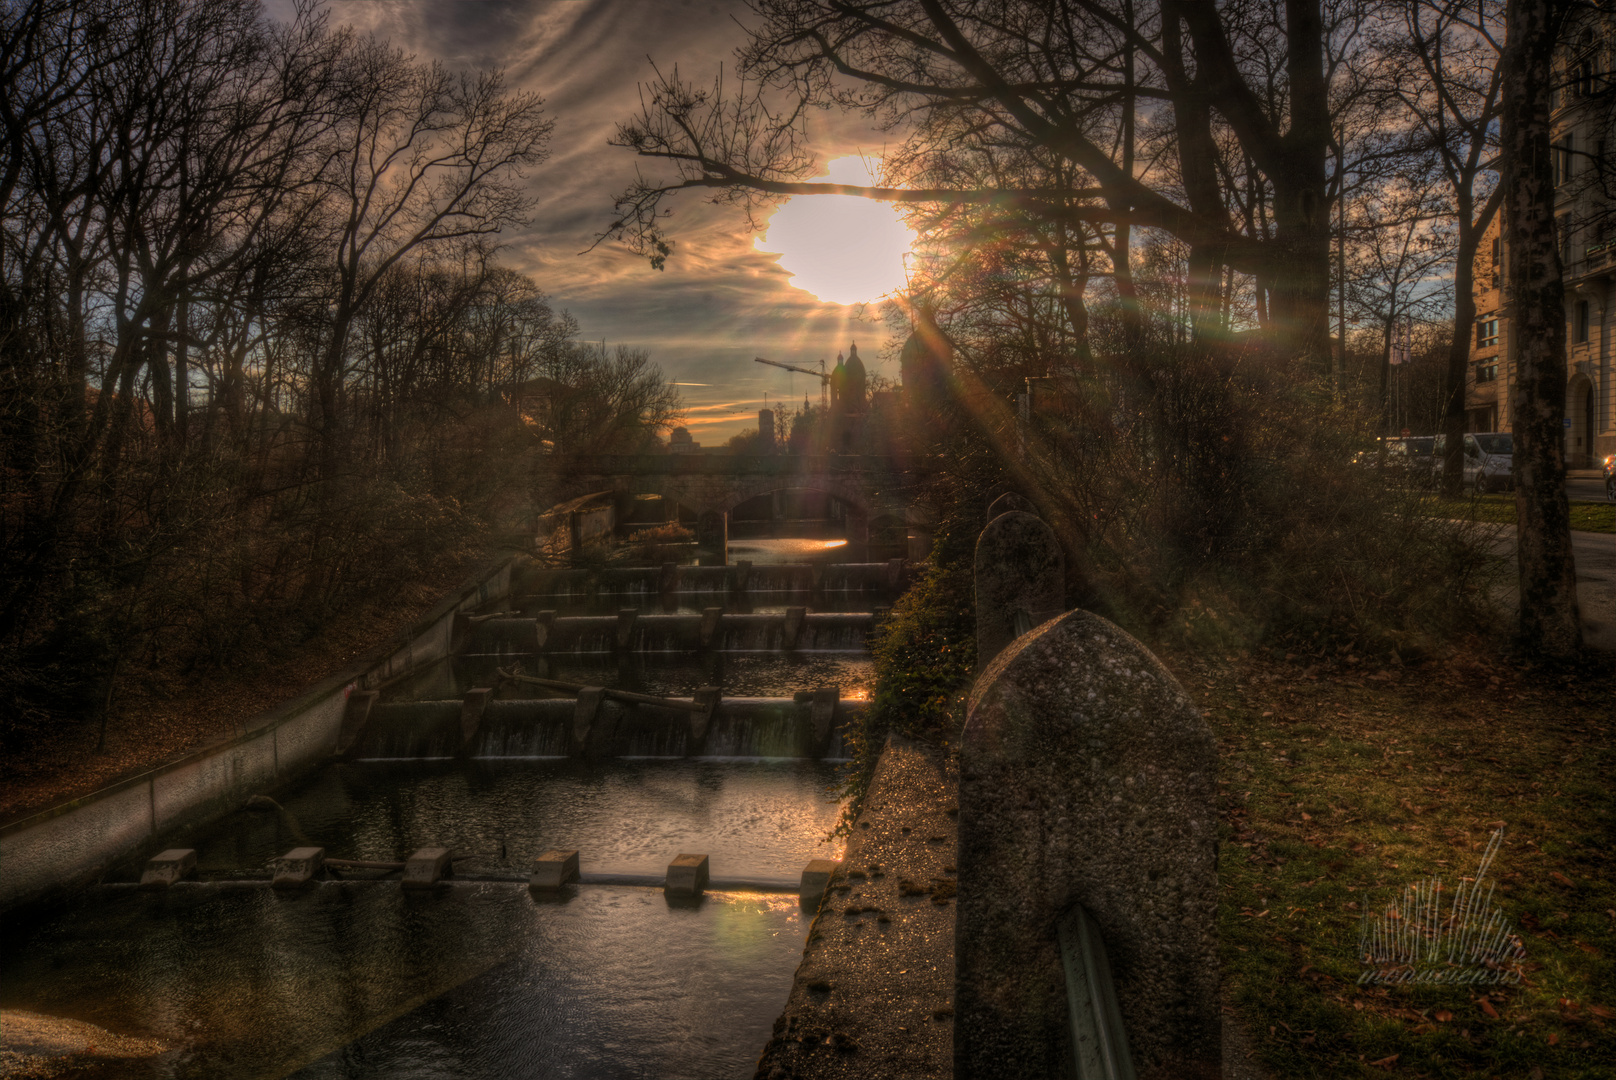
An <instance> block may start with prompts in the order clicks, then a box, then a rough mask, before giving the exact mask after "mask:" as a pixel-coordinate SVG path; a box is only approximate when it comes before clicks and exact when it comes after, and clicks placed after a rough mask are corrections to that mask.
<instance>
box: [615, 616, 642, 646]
mask: <svg viewBox="0 0 1616 1080" xmlns="http://www.w3.org/2000/svg"><path fill="white" fill-rule="evenodd" d="M639 618H640V611H639V609H638V608H631V607H626V608H618V609H617V647H618V649H619V650H621V649H626V648H628V647H629V644H630V643H631V642H632V641H633V640H634V624H635V623H636V622H638V621H639Z"/></svg>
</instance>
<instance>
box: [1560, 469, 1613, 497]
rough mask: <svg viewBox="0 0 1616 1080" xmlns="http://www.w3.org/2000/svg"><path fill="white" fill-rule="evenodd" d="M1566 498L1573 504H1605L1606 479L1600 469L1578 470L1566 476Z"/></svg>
mask: <svg viewBox="0 0 1616 1080" xmlns="http://www.w3.org/2000/svg"><path fill="white" fill-rule="evenodd" d="M1566 498H1568V499H1570V500H1571V501H1572V502H1604V501H1605V477H1604V474H1603V473H1602V472H1600V471H1599V470H1598V469H1577V470H1575V471H1573V472H1571V473H1569V474H1568V475H1567V476H1566Z"/></svg>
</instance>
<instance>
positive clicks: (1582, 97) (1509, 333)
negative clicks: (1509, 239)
mask: <svg viewBox="0 0 1616 1080" xmlns="http://www.w3.org/2000/svg"><path fill="white" fill-rule="evenodd" d="M1568 42H1569V44H1568V45H1567V46H1566V47H1565V49H1564V50H1563V51H1562V58H1561V62H1560V66H1559V70H1560V75H1561V77H1560V79H1559V86H1558V88H1557V90H1556V93H1555V110H1554V134H1553V144H1554V178H1555V218H1556V221H1557V223H1558V232H1559V237H1560V258H1561V261H1562V264H1563V265H1564V267H1565V290H1566V350H1567V357H1566V359H1567V364H1566V367H1567V381H1566V416H1565V451H1566V464H1567V465H1568V466H1570V467H1571V468H1574V469H1575V468H1588V467H1591V466H1592V465H1593V464H1594V463H1595V462H1597V461H1598V460H1599V459H1600V458H1602V457H1603V456H1604V455H1606V454H1610V453H1616V385H1613V384H1616V378H1613V376H1616V373H1613V372H1612V370H1611V369H1612V364H1613V358H1612V355H1611V354H1612V352H1613V351H1616V176H1613V175H1612V173H1611V169H1612V166H1613V164H1616V162H1613V155H1612V149H1613V148H1616V123H1613V117H1616V80H1613V79H1612V74H1611V72H1612V62H1613V59H1616V57H1613V52H1616V15H1613V14H1611V13H1610V12H1608V11H1600V10H1591V11H1589V13H1588V14H1587V15H1586V16H1585V18H1584V19H1583V22H1582V24H1581V25H1580V26H1579V27H1577V28H1576V29H1574V30H1573V31H1572V32H1571V33H1570V34H1569V35H1568ZM1500 216H1501V215H1500ZM1501 233H1502V222H1501V221H1500V220H1499V218H1498V217H1495V218H1494V219H1493V224H1492V228H1491V229H1490V230H1489V231H1488V234H1487V238H1486V239H1485V240H1483V241H1482V244H1481V249H1480V251H1479V252H1478V254H1477V260H1476V277H1475V281H1476V312H1477V315H1476V328H1475V336H1474V337H1473V338H1472V340H1471V350H1470V355H1471V363H1470V371H1469V378H1468V385H1467V386H1466V394H1465V409H1466V417H1465V423H1466V428H1467V429H1468V430H1470V431H1509V430H1510V426H1511V421H1510V402H1509V398H1510V392H1511V390H1512V388H1513V387H1514V385H1515V362H1514V356H1515V350H1514V341H1513V338H1514V325H1513V323H1514V320H1513V319H1512V318H1511V310H1510V308H1511V302H1512V297H1511V289H1510V285H1509V282H1508V280H1506V278H1505V274H1504V264H1505V258H1504V252H1503V250H1502V244H1501V242H1500V235H1501Z"/></svg>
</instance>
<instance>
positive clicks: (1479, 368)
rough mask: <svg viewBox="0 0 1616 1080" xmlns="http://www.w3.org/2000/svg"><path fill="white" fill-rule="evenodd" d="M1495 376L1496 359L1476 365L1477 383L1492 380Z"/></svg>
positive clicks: (1496, 374) (1496, 375) (1496, 373)
mask: <svg viewBox="0 0 1616 1080" xmlns="http://www.w3.org/2000/svg"><path fill="white" fill-rule="evenodd" d="M1496 378H1498V361H1496V360H1494V361H1493V362H1492V363H1490V364H1477V365H1476V381H1477V382H1478V383H1484V382H1492V381H1493V380H1494V379H1496Z"/></svg>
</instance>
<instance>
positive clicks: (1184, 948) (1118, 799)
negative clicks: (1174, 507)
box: [954, 514, 1222, 1080]
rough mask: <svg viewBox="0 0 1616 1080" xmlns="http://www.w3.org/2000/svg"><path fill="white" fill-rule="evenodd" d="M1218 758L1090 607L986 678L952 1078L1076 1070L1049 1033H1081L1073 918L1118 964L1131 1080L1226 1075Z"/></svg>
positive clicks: (959, 927)
mask: <svg viewBox="0 0 1616 1080" xmlns="http://www.w3.org/2000/svg"><path fill="white" fill-rule="evenodd" d="M1013 516H1016V515H1014V514H1010V515H1005V517H1013ZM999 520H1000V521H1003V520H1005V518H1004V517H1001V518H999ZM1217 759H1218V754H1217V745H1216V743H1215V741H1214V740H1213V737H1212V732H1211V729H1210V728H1208V726H1207V724H1206V721H1205V720H1204V719H1203V718H1202V717H1201V715H1200V713H1199V712H1198V711H1197V710H1196V708H1195V706H1194V705H1193V703H1191V701H1190V699H1189V698H1188V696H1187V695H1186V694H1185V693H1184V691H1183V690H1182V689H1181V688H1180V687H1179V685H1178V683H1177V682H1176V681H1174V679H1173V677H1172V675H1170V674H1169V673H1168V672H1167V670H1166V669H1165V668H1163V667H1162V665H1161V663H1160V662H1159V661H1158V660H1157V659H1156V658H1155V657H1154V656H1153V655H1151V653H1150V651H1149V650H1147V649H1146V648H1145V647H1144V646H1143V645H1141V644H1140V643H1139V642H1137V641H1135V640H1134V639H1133V638H1131V637H1129V636H1128V635H1127V634H1126V633H1124V632H1123V631H1122V630H1121V629H1119V628H1118V627H1116V626H1114V625H1112V624H1111V623H1109V622H1107V621H1106V620H1104V619H1102V618H1100V617H1099V616H1097V615H1091V614H1090V613H1088V612H1086V611H1072V612H1068V613H1067V614H1065V615H1063V616H1061V617H1059V618H1057V619H1053V620H1051V621H1049V622H1047V623H1045V624H1043V625H1042V626H1040V627H1038V628H1036V629H1034V630H1033V631H1032V632H1031V633H1029V634H1027V635H1026V636H1024V637H1022V638H1020V639H1018V640H1016V641H1015V642H1014V643H1012V644H1011V645H1010V646H1009V647H1008V648H1007V649H1005V650H1004V652H1003V653H1001V654H1000V656H999V657H998V658H997V659H996V660H994V662H993V664H992V665H991V666H990V667H989V668H988V670H987V671H986V672H984V673H983V675H982V676H981V678H979V679H978V680H977V682H976V686H975V687H974V688H973V689H972V691H971V697H970V702H969V708H968V713H967V719H966V722H965V730H964V733H963V735H962V738H961V744H960V781H959V863H958V865H959V901H958V909H957V916H956V923H955V939H954V956H955V976H956V981H955V998H954V1008H955V1021H954V1024H955V1029H954V1031H955V1041H954V1075H955V1076H956V1077H957V1078H959V1080H981V1078H984V1077H1000V1076H1057V1075H1065V1074H1066V1073H1068V1071H1069V1070H1070V1068H1071V1056H1070V1055H1071V1054H1072V1053H1073V1049H1072V1046H1071V1039H1070V1038H1067V1037H1053V1038H1052V1033H1061V1032H1065V1031H1068V1030H1070V1028H1069V1024H1070V1014H1071V1006H1070V1005H1069V999H1068V993H1067V979H1066V975H1065V971H1064V965H1063V962H1062V955H1061V945H1060V929H1061V925H1062V921H1063V920H1064V919H1066V917H1067V916H1068V915H1069V913H1070V911H1071V909H1072V908H1073V907H1074V906H1081V907H1082V908H1083V910H1084V911H1085V912H1087V913H1088V916H1090V917H1091V918H1092V919H1093V924H1092V930H1094V931H1095V932H1097V935H1098V938H1099V940H1100V941H1102V942H1103V944H1104V951H1105V954H1106V955H1107V956H1108V957H1109V958H1110V965H1111V972H1112V975H1113V976H1114V982H1115V990H1116V1000H1117V1005H1118V1008H1119V1010H1120V1012H1121V1017H1122V1026H1123V1029H1124V1030H1125V1032H1126V1040H1127V1043H1128V1046H1129V1050H1130V1051H1131V1056H1132V1061H1133V1065H1134V1068H1135V1070H1136V1072H1137V1075H1138V1077H1139V1080H1214V1078H1216V1077H1218V1076H1219V1075H1220V1070H1221V1061H1222V1050H1221V1021H1222V1017H1221V1015H1220V1012H1219V1004H1218V1001H1219V998H1218V970H1219V969H1218V956H1217V947H1216V916H1217V902H1218V877H1217V835H1218V834H1217V813H1216V805H1215V796H1216V791H1217ZM1068 937H1070V935H1068ZM1074 981H1075V980H1074ZM1095 985H1098V984H1097V983H1096V984H1095ZM1091 992H1092V991H1091Z"/></svg>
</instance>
